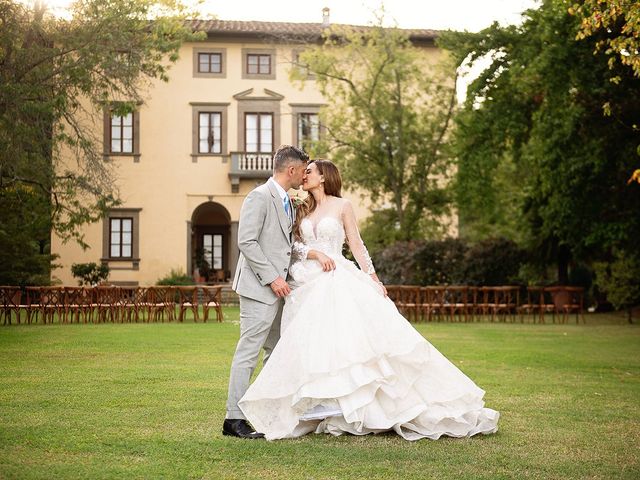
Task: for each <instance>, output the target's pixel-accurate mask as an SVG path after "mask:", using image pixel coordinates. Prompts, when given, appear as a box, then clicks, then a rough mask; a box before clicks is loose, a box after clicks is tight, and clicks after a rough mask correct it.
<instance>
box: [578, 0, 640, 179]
mask: <svg viewBox="0 0 640 480" xmlns="http://www.w3.org/2000/svg"><path fill="white" fill-rule="evenodd" d="M569 13H570V14H572V15H578V16H579V17H581V23H580V29H579V30H578V34H577V35H576V39H578V40H580V39H585V38H588V37H592V36H595V35H597V36H598V37H599V39H598V41H597V42H596V45H595V50H594V54H597V53H598V52H599V51H600V50H602V49H603V48H604V49H605V53H606V54H607V55H608V56H609V67H610V68H613V67H614V66H615V65H616V63H617V62H620V63H621V64H622V65H627V66H629V67H631V69H632V70H633V73H634V75H635V76H636V77H640V3H638V2H630V1H626V0H586V1H584V2H583V3H579V4H574V5H573V6H571V7H570V8H569ZM619 78H620V77H613V78H612V79H611V80H612V81H613V82H617V81H619ZM603 109H604V113H605V115H610V114H611V105H610V104H609V102H605V104H604V105H603ZM632 128H633V129H634V130H638V129H640V127H639V126H638V125H637V124H633V125H632ZM637 153H638V155H640V145H638V149H637ZM631 182H637V183H640V169H636V170H634V171H633V173H632V174H631V177H630V178H629V180H628V182H627V183H631Z"/></svg>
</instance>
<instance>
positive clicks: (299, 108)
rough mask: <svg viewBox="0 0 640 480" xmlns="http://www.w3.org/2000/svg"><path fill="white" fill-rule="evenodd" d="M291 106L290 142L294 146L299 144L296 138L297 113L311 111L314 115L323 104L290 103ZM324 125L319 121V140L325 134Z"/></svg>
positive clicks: (318, 113) (318, 112)
mask: <svg viewBox="0 0 640 480" xmlns="http://www.w3.org/2000/svg"><path fill="white" fill-rule="evenodd" d="M289 106H290V107H291V129H292V132H291V133H292V135H291V139H292V144H293V145H295V146H298V145H299V141H298V140H299V139H298V114H300V113H313V114H316V115H320V109H321V108H322V107H323V106H324V104H321V103H290V104H289ZM326 130H327V129H326V127H324V126H323V125H322V122H320V132H319V134H320V140H322V137H324V136H325V135H326Z"/></svg>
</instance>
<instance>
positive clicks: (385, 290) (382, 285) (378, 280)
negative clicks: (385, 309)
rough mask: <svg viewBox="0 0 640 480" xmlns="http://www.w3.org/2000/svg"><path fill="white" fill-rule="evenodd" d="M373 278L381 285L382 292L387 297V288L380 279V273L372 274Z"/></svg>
mask: <svg viewBox="0 0 640 480" xmlns="http://www.w3.org/2000/svg"><path fill="white" fill-rule="evenodd" d="M371 280H373V281H374V282H376V283H377V284H378V285H379V286H380V291H381V292H382V294H383V295H384V296H385V297H387V296H388V293H387V288H386V287H385V286H384V284H383V283H382V282H381V281H380V279H379V278H378V275H376V274H375V273H372V274H371Z"/></svg>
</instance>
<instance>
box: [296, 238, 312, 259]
mask: <svg viewBox="0 0 640 480" xmlns="http://www.w3.org/2000/svg"><path fill="white" fill-rule="evenodd" d="M308 253H309V247H308V246H307V245H305V244H304V243H303V242H301V241H299V240H296V241H295V242H293V261H294V262H300V261H302V260H306V259H307V254H308Z"/></svg>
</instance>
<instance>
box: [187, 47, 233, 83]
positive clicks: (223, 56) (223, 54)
mask: <svg viewBox="0 0 640 480" xmlns="http://www.w3.org/2000/svg"><path fill="white" fill-rule="evenodd" d="M201 53H218V54H220V70H221V71H220V73H212V72H200V71H199V70H198V68H199V66H200V62H199V59H200V58H199V54H201ZM193 77H194V78H227V49H226V48H211V47H194V48H193Z"/></svg>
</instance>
